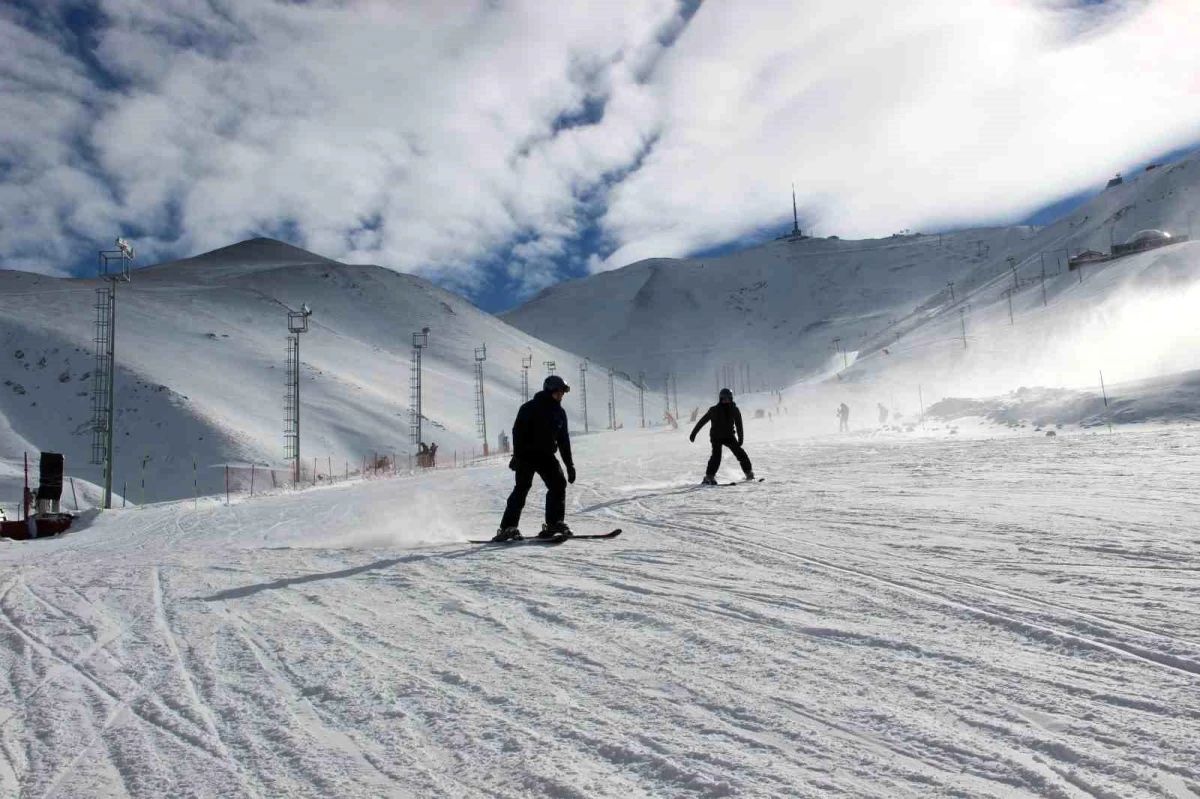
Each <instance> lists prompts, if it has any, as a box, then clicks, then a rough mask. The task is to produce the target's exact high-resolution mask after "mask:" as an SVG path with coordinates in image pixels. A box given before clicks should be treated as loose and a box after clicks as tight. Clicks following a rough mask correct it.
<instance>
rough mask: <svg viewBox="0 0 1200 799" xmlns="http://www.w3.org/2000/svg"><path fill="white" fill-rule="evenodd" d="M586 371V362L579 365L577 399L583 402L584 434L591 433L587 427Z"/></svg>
mask: <svg viewBox="0 0 1200 799" xmlns="http://www.w3.org/2000/svg"><path fill="white" fill-rule="evenodd" d="M587 370H588V365H587V361H584V362H583V363H581V364H579V397H580V399H582V400H583V432H585V433H588V432H591V428H589V427H588V414H587Z"/></svg>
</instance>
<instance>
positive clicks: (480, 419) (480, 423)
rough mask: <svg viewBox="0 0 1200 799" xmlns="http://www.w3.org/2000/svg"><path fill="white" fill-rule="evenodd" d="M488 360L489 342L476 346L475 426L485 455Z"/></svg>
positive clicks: (486, 441)
mask: <svg viewBox="0 0 1200 799" xmlns="http://www.w3.org/2000/svg"><path fill="white" fill-rule="evenodd" d="M486 360H487V344H484V345H483V346H482V347H476V348H475V427H476V428H477V429H478V431H479V438H480V440H481V441H483V457H485V458H486V457H487V454H488V437H487V413H486V412H485V411H484V407H483V362H484V361H486Z"/></svg>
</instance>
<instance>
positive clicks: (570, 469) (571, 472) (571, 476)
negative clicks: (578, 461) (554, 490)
mask: <svg viewBox="0 0 1200 799" xmlns="http://www.w3.org/2000/svg"><path fill="white" fill-rule="evenodd" d="M567 482H568V483H574V482H575V464H573V463H568V464H567Z"/></svg>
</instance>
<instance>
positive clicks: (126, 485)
mask: <svg viewBox="0 0 1200 799" xmlns="http://www.w3.org/2000/svg"><path fill="white" fill-rule="evenodd" d="M128 493H129V481H128V480H122V481H121V507H122V508H123V507H125V502H126V499H125V495H126V494H128Z"/></svg>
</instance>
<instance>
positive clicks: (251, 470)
mask: <svg viewBox="0 0 1200 799" xmlns="http://www.w3.org/2000/svg"><path fill="white" fill-rule="evenodd" d="M250 496H254V464H253V463H252V464H250Z"/></svg>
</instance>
